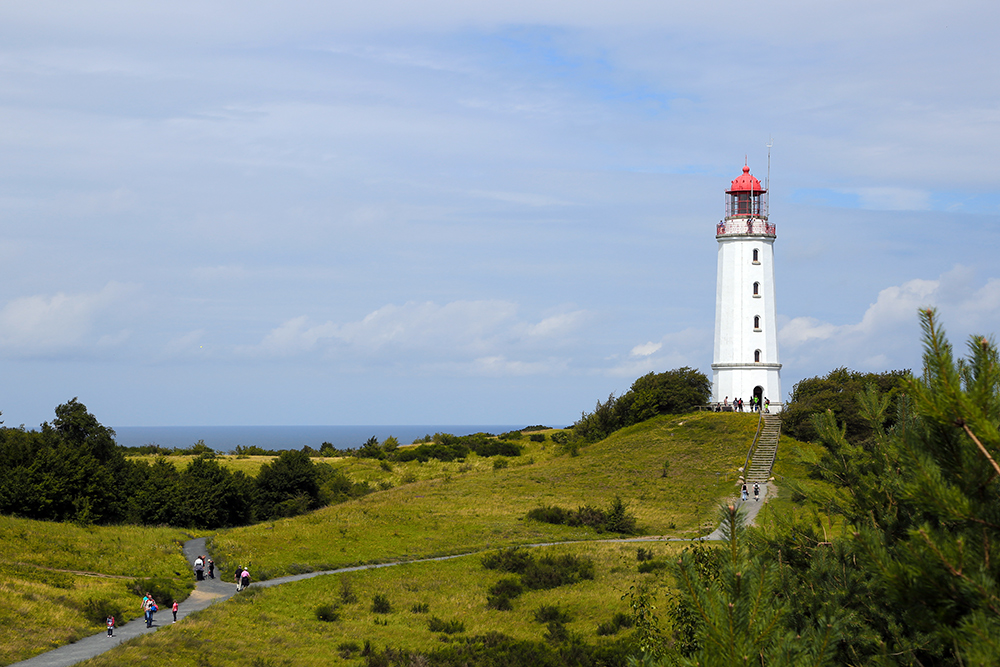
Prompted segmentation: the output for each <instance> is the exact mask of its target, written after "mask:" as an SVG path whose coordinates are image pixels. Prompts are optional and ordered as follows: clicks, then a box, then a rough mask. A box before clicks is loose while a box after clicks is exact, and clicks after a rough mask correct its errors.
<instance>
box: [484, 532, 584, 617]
mask: <svg viewBox="0 0 1000 667" xmlns="http://www.w3.org/2000/svg"><path fill="white" fill-rule="evenodd" d="M482 564H483V567H484V568H486V569H487V570H498V571H500V572H507V573H510V574H516V575H519V578H518V577H506V578H504V579H500V580H499V581H497V582H496V583H495V584H493V586H491V587H490V588H489V590H488V591H487V594H486V606H487V607H489V608H490V609H497V610H500V611H509V610H510V609H512V608H513V604H512V600H514V599H515V598H517V597H518V596H520V595H521V593H523V592H524V591H526V590H547V589H551V588H558V587H559V586H566V585H569V584H575V583H577V582H578V581H583V580H586V579H593V578H594V561H592V560H591V559H589V558H583V557H579V556H574V555H572V554H563V555H545V556H542V557H541V558H535V556H533V555H532V554H531V553H529V552H528V551H525V550H524V549H519V548H517V547H513V548H510V549H502V550H500V551H493V552H490V553H488V554H486V555H485V556H483V559H482Z"/></svg>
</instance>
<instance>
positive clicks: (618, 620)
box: [597, 612, 635, 637]
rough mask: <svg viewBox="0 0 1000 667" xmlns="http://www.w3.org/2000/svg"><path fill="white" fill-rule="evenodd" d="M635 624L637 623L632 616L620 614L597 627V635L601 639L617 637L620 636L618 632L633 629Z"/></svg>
mask: <svg viewBox="0 0 1000 667" xmlns="http://www.w3.org/2000/svg"><path fill="white" fill-rule="evenodd" d="M634 623H635V621H634V619H633V618H632V617H631V616H629V615H628V614H623V613H622V612H618V613H617V614H615V615H614V616H613V617H612V618H611V620H610V621H606V622H604V623H601V624H599V625H598V626H597V634H598V636H601V637H607V636H609V635H615V634H618V631H619V630H621V629H622V628H631V627H632V625H633V624H634Z"/></svg>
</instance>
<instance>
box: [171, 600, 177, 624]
mask: <svg viewBox="0 0 1000 667" xmlns="http://www.w3.org/2000/svg"><path fill="white" fill-rule="evenodd" d="M170 611H172V612H174V623H176V622H177V600H174V606H173V607H171V608H170Z"/></svg>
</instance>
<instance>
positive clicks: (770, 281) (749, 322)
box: [712, 166, 781, 412]
mask: <svg viewBox="0 0 1000 667" xmlns="http://www.w3.org/2000/svg"><path fill="white" fill-rule="evenodd" d="M775 236H776V235H775V226H774V225H773V224H771V223H770V222H768V220H767V190H766V189H764V188H762V187H761V185H760V181H759V180H757V179H756V178H755V177H754V176H753V175H752V174H751V173H750V167H748V166H744V167H743V173H742V174H741V175H740V176H738V177H737V178H736V179H734V180H733V182H732V185H731V186H730V188H729V190H727V191H726V217H725V219H724V220H723V221H722V222H720V223H718V225H716V229H715V239H716V241H718V244H719V255H718V257H719V265H718V277H717V281H716V293H715V353H714V357H713V363H712V400H713V402H715V403H717V404H725V403H729V404H732V402H733V401H734V400H735V399H737V398H742V399H743V402H744V405H747V406H749V405H750V398H751V396H756V397H757V398H758V399H759V400H760V401H761V402H763V401H764V399H765V398H766V399H768V400H769V401H770V409H771V411H772V412H776V411H779V410H781V364H780V363H779V362H778V333H777V326H776V323H775V305H774V261H773V260H774V239H775Z"/></svg>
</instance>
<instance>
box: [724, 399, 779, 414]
mask: <svg viewBox="0 0 1000 667" xmlns="http://www.w3.org/2000/svg"><path fill="white" fill-rule="evenodd" d="M762 407H763V409H764V412H771V401H770V399H768V398H767V396H765V397H764V401H763V406H762V405H761V399H760V397H759V396H756V395H754V396H751V397H750V412H760V411H761V408H762ZM715 411H716V412H730V411H732V412H743V399H742V398H734V399H733V401H732V403H730V402H729V397H728V396H726V397H725V398H724V399H722V403H717V404H716V406H715Z"/></svg>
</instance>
